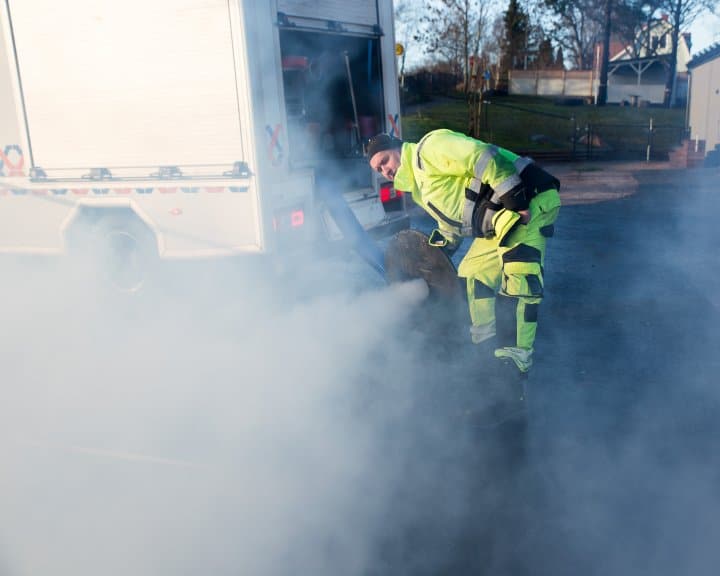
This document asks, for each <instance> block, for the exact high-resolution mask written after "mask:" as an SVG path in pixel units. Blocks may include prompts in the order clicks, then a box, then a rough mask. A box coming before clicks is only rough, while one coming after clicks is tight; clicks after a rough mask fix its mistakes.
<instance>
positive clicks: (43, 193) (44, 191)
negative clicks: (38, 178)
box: [32, 188, 48, 196]
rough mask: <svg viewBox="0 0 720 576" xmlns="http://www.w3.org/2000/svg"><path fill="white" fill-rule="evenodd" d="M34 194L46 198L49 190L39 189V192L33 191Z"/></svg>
mask: <svg viewBox="0 0 720 576" xmlns="http://www.w3.org/2000/svg"><path fill="white" fill-rule="evenodd" d="M32 193H33V195H34V196H46V195H47V193H48V189H47V188H38V189H37V190H32Z"/></svg>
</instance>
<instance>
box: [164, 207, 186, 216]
mask: <svg viewBox="0 0 720 576" xmlns="http://www.w3.org/2000/svg"><path fill="white" fill-rule="evenodd" d="M168 212H169V213H170V214H171V215H172V216H180V214H182V213H183V211H182V208H173V209H172V210H168Z"/></svg>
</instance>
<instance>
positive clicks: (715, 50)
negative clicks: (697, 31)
mask: <svg viewBox="0 0 720 576" xmlns="http://www.w3.org/2000/svg"><path fill="white" fill-rule="evenodd" d="M715 58H720V42H715V44H712V45H710V46H708V47H707V48H705V50H703V51H702V52H698V53H697V54H696V55H695V56H693V59H692V60H690V62H688V64H687V67H688V68H695V67H697V66H700V64H704V63H705V62H709V61H710V60H715Z"/></svg>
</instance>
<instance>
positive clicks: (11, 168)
mask: <svg viewBox="0 0 720 576" xmlns="http://www.w3.org/2000/svg"><path fill="white" fill-rule="evenodd" d="M11 152H15V153H16V154H17V156H16V159H15V162H11V161H10V153H11ZM0 161H1V162H2V163H3V164H4V165H5V166H6V167H7V169H8V173H7V175H8V176H25V173H24V172H23V166H24V165H25V157H24V156H23V154H22V150H20V146H17V145H16V144H10V145H9V146H5V149H4V150H0Z"/></svg>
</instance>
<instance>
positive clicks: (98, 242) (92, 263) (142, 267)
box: [69, 211, 158, 293]
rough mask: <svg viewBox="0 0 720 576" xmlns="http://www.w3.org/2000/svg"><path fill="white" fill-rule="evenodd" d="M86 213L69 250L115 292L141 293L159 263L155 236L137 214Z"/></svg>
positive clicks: (70, 238)
mask: <svg viewBox="0 0 720 576" xmlns="http://www.w3.org/2000/svg"><path fill="white" fill-rule="evenodd" d="M104 212H108V213H103V211H98V212H94V213H89V214H86V215H85V216H84V217H83V218H82V219H81V221H80V222H78V223H77V224H76V225H75V226H74V227H73V230H72V231H71V234H70V235H69V251H70V253H71V255H72V256H75V257H79V260H81V261H82V264H83V265H84V267H87V266H89V267H90V272H91V273H92V275H93V276H94V277H95V278H96V279H99V280H100V281H101V282H102V283H106V284H107V285H109V286H111V287H112V288H114V289H115V290H118V291H120V292H126V293H134V292H138V291H140V290H141V289H142V288H143V287H144V286H145V285H146V284H147V281H148V278H149V277H150V276H151V275H152V273H153V271H154V269H155V268H156V266H157V263H158V251H157V242H156V239H155V235H154V234H153V233H152V231H151V230H150V229H149V228H148V227H147V226H146V225H145V223H144V222H142V221H141V220H140V219H139V218H138V217H137V216H136V215H135V214H134V213H133V212H130V211H122V212H118V213H115V214H113V213H110V212H111V211H104Z"/></svg>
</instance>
